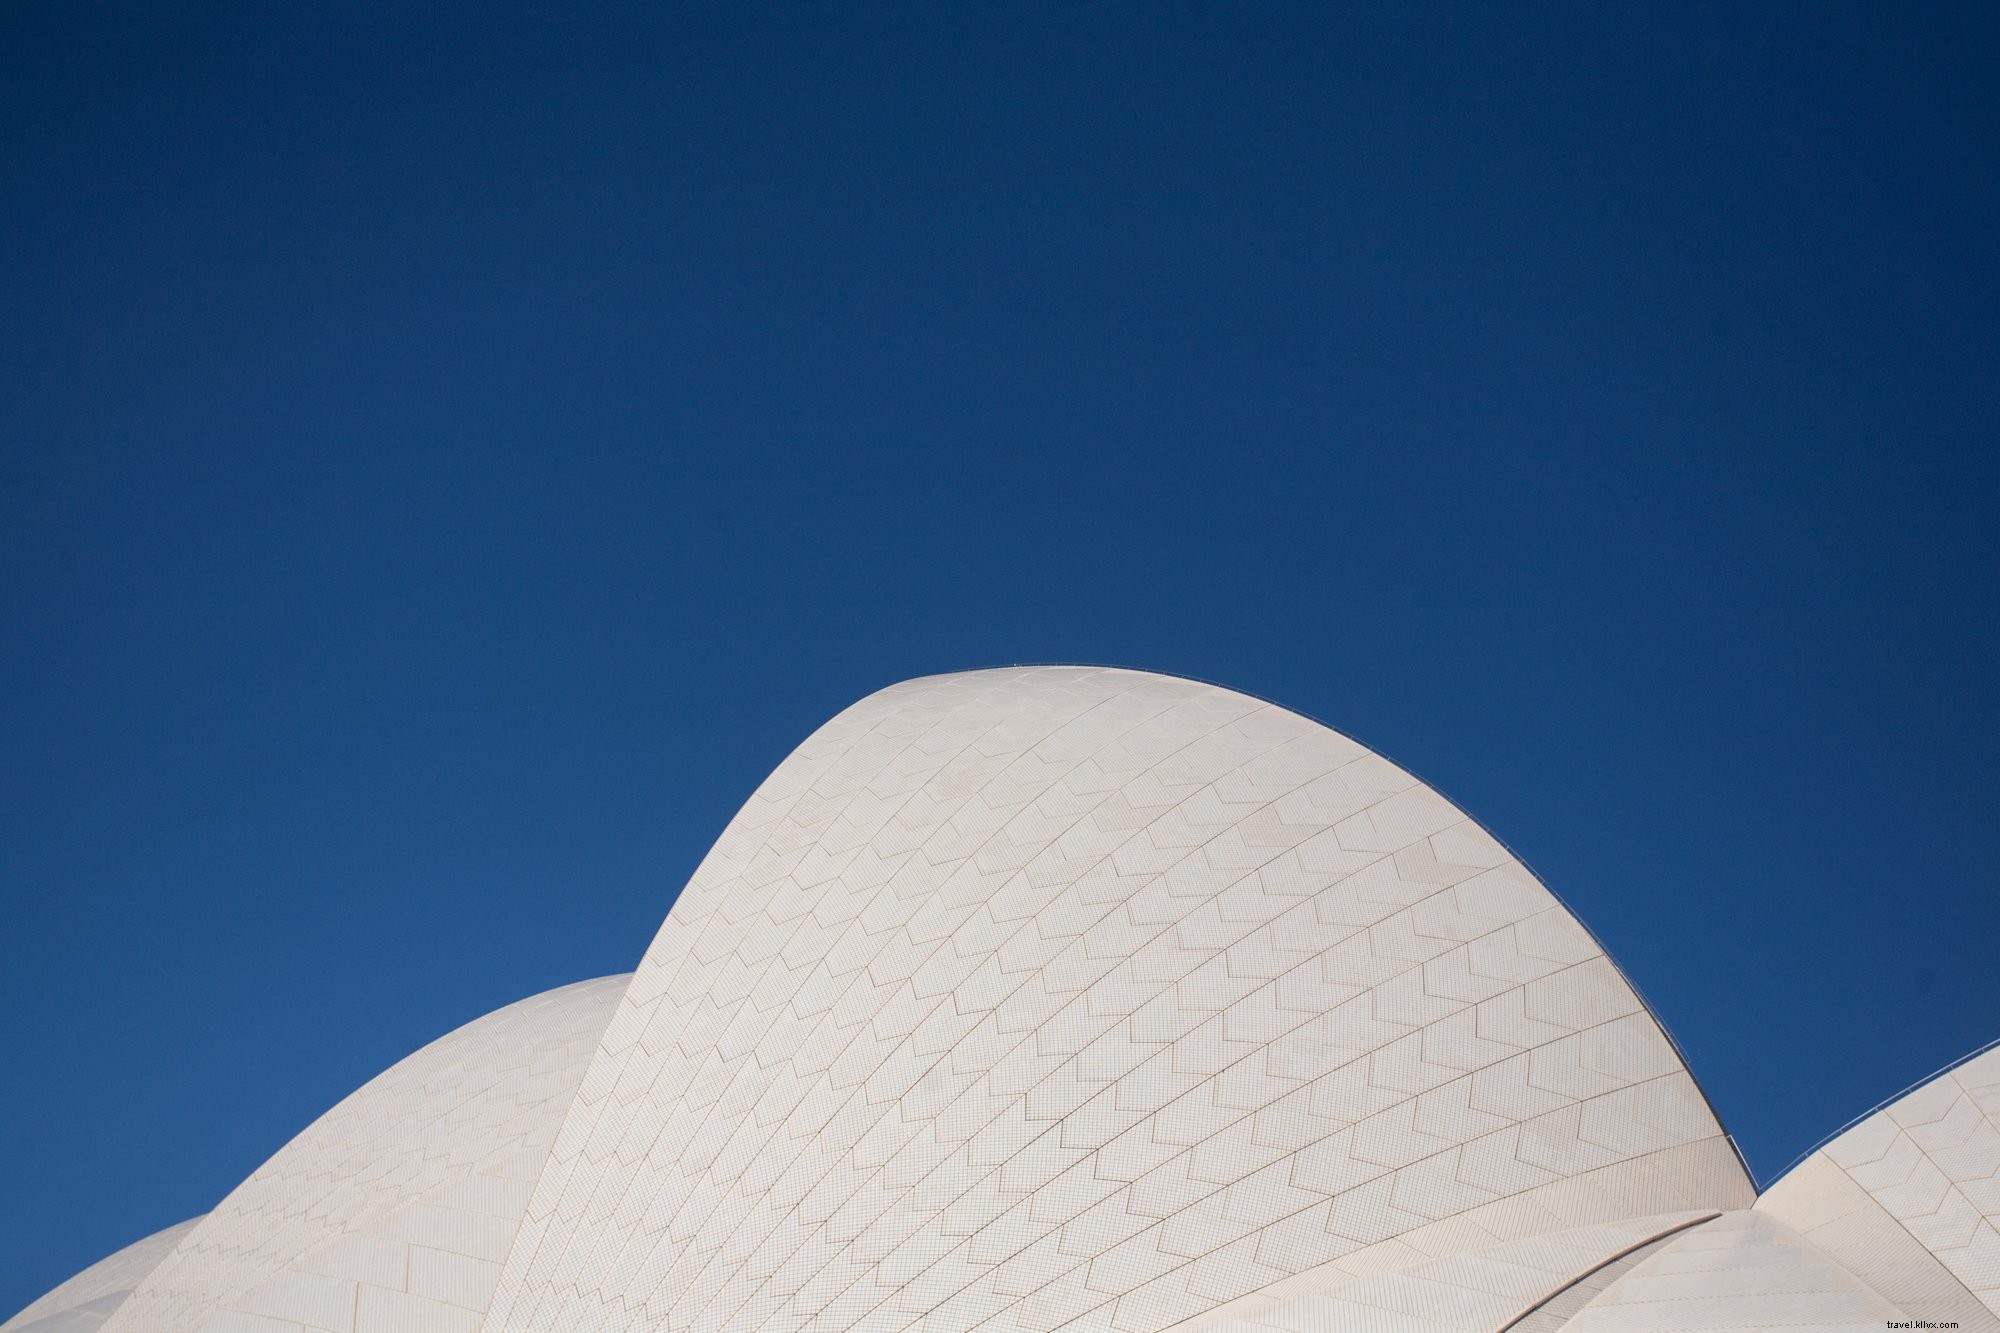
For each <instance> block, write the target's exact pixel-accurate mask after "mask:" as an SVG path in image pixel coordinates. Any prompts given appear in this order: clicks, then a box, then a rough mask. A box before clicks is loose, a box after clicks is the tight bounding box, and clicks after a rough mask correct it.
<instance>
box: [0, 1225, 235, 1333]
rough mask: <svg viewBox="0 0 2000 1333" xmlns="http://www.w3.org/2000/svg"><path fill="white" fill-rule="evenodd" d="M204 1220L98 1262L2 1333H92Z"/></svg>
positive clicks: (1, 1329) (4, 1326)
mask: <svg viewBox="0 0 2000 1333" xmlns="http://www.w3.org/2000/svg"><path fill="white" fill-rule="evenodd" d="M199 1221H201V1219H200V1218H198V1217H191V1218H189V1219H188V1220H187V1221H185V1222H176V1223H175V1224H174V1225H173V1226H170V1227H168V1228H166V1229H165V1230H163V1231H155V1232H154V1233H153V1234H152V1235H150V1236H148V1237H146V1238H145V1239H144V1240H135V1241H133V1242H132V1243H131V1244H130V1245H127V1246H126V1247H125V1248H124V1249H122V1250H119V1251H118V1252H117V1253H115V1254H111V1255H108V1256H106V1257H105V1258H102V1259H99V1260H98V1261H97V1262H96V1263H94V1264H92V1265H91V1266H90V1267H88V1268H86V1269H84V1270H83V1271H82V1272H81V1273H78V1274H77V1275H76V1276H75V1277H73V1278H71V1279H70V1280H69V1281H67V1282H65V1283H63V1284H62V1285H61V1286H60V1287H57V1288H56V1289H55V1290H54V1291H51V1292H50V1293H48V1294H47V1295H46V1296H43V1297H42V1298H41V1299H40V1300H38V1301H36V1302H35V1303H34V1304H33V1305H30V1306H29V1307H28V1308H27V1309H25V1310H23V1311H21V1312H20V1313H19V1314H17V1315H15V1316H14V1317H13V1318H12V1319H9V1320H8V1321H7V1322H6V1323H4V1324H0V1333H92V1330H95V1329H98V1328H102V1327H103V1326H104V1321H105V1320H107V1319H109V1318H110V1317H111V1312H112V1311H114V1310H116V1309H117V1308H118V1307H119V1306H120V1305H122V1304H124V1303H125V1298H126V1297H127V1296H130V1295H131V1294H132V1288H134V1287H136V1286H138V1285H139V1281H140V1279H142V1278H144V1277H145V1276H146V1274H148V1273H150V1272H152V1271H153V1269H155V1268H156V1267H158V1266H159V1263H160V1260H162V1259H164V1258H166V1257H167V1256H168V1255H169V1254H172V1253H173V1251H174V1246H176V1245H178V1244H180V1241H181V1237H183V1236H185V1235H187V1233H188V1232H189V1231H191V1230H193V1229H194V1224H195V1223H197V1222H199Z"/></svg>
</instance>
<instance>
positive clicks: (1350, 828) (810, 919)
mask: <svg viewBox="0 0 2000 1333" xmlns="http://www.w3.org/2000/svg"><path fill="white" fill-rule="evenodd" d="M1751 1195H1752V1188H1751V1185H1750V1182H1749V1180H1748V1178H1747V1176H1746V1175H1745V1173H1744V1171H1743V1169H1742V1166H1741V1163H1740V1161H1739V1159H1738V1157H1737V1155H1736V1153H1735V1151H1734V1149H1733V1147H1732V1146H1731V1144H1730V1143H1729V1142H1728V1140H1727V1139H1726V1137H1725V1136H1724V1135H1723V1133H1722V1130H1721V1128H1720V1127H1719V1126H1718V1125H1717V1124H1716V1122H1715V1119H1714V1117H1713V1116H1712V1115H1711V1113H1710V1111H1709V1108H1708V1106H1707V1104H1706V1103H1705V1101H1704V1099H1703V1098H1702V1096H1701V1094H1700V1092H1699V1091H1698V1089H1697V1088H1696V1087H1695V1085H1694V1082H1693V1080H1692V1079H1691V1078H1690V1077H1689V1075H1688V1073H1687V1071H1686V1069H1685V1068H1684V1067H1683V1066H1682V1063H1681V1060H1680V1058H1679V1056H1678V1054H1677V1053H1676V1052H1675V1050H1674V1048H1673V1046H1672V1044H1671V1043H1670V1042H1669V1041H1668V1040H1667V1038H1666V1036H1665V1035H1664V1034H1663V1033H1662V1031H1661V1030H1660V1028H1659V1026H1658V1025H1657V1024H1656V1023H1655V1022H1654V1020H1653V1018H1652V1017H1651V1015H1650V1014H1649V1013H1648V1012H1647V1011H1646V1008H1645V1006H1644V1005H1643V1004H1642V1003H1641V1001H1640V1000H1639V998H1638V996H1637V995H1636V994H1634V992H1633V990H1632V988H1631V987H1630V986H1629V985H1628V984H1627V983H1626V981H1625V979H1624V977H1623V976H1621V975H1620V974H1619V972H1618V969H1617V968H1616V967H1615V966H1613V965H1612V963H1611V962H1610V960H1609V959H1607V958H1606V957H1605V956H1604V953H1603V951H1602V950H1601V949H1600V948H1599V947H1598V946H1597V944H1596V942H1595V941H1594V940H1592V939H1591V937H1590V936H1589V934H1588V933H1587V932H1586V931H1585V930H1583V929H1582V928H1581V926H1579V925H1578V923H1577V922H1576V921H1575V919H1574V918H1573V917H1572V916H1571V915H1570V914H1569V912H1568V911H1567V910H1566V909H1564V908H1563V907H1562V906H1561V904H1559V903H1558V902H1557V901H1556V900H1555V899H1554V898H1553V897H1552V896H1551V895H1550V894H1549V893H1548V892H1547V890H1545V889H1544V888H1543V887H1542V886H1541V885H1540V884H1539V883H1538V882H1537V881H1536V880H1535V878H1534V877H1533V876H1532V875H1531V874H1529V872H1528V871H1527V870H1526V869H1525V868H1524V867H1523V866H1522V865H1521V864H1520V863H1519V862H1518V861H1516V860H1515V859H1514V858H1513V857H1512V856H1510V855H1509V854H1508V853H1507V852H1506V851H1505V849H1503V848H1502V847H1501V846H1500V845H1499V844H1498V843H1497V842H1495V841H1494V840H1493V838H1491V837H1490V836H1488V835H1487V834H1486V833H1485V832H1484V830H1482V829H1481V828H1480V827H1479V826H1478V825H1477V824H1475V823H1473V822H1472V821H1471V820H1470V819H1468V818H1467V817H1466V816H1465V815H1464V814H1463V813H1462V812H1460V811H1459V810H1458V809H1456V808H1455V807H1453V806H1452V805H1451V803H1450V802H1448V801H1446V800H1445V799H1444V798H1443V797H1441V796H1439V795H1438V794H1437V793H1436V792H1434V791H1432V790H1431V789H1429V788H1428V787H1426V786H1424V785H1423V784H1422V783H1420V782H1418V781H1417V780H1416V779H1415V778H1413V777H1411V776H1410V775H1409V774H1408V773H1406V772H1404V771H1403V770H1402V769H1400V768H1398V767H1396V766H1395V765H1394V764H1392V763H1390V762H1389V761H1387V760H1386V759H1383V758H1381V757H1380V756H1379V755H1376V754H1373V753H1371V752H1370V751H1368V750H1367V749H1366V748H1365V747H1363V746H1361V745H1359V744H1358V743H1356V742H1354V741H1352V740H1349V739H1348V738H1346V737H1344V736H1341V735H1338V734H1336V733H1335V732H1332V731H1330V730H1328V729H1327V728H1325V727H1323V726H1320V725H1319V724H1317V723H1315V722H1312V721H1309V720H1308V719H1306V718H1303V717H1300V716H1298V715H1297V714H1294V713H1290V712H1287V711H1286V710H1284V709H1282V708H1278V707H1275V706H1273V705H1271V704H1267V703H1263V702H1261V701H1259V700H1256V699H1252V698H1249V697H1247V696H1244V695H1241V694H1237V693H1234V692H1232V691H1229V690H1224V689H1220V688H1217V687H1214V686H1209V685H1203V684H1198V683H1196V682H1192V681H1186V680H1179V679H1173V678H1169V677H1163V676H1156V675H1151V674H1147V673H1143V672H1133V671H1121V670H1105V669H1089V668H1029V669H1016V670H1003V671H986V672H974V673H968V674H963V675H957V676H942V677H932V678H928V679H923V680H917V681H912V682H909V683H906V684H903V685H899V686H896V687H893V688H891V689H888V690H884V691H882V692H881V693H878V694H875V695H873V696H870V697H869V698H867V699H865V700H863V701H861V702H860V703H858V704H856V705H854V706H853V707H852V708H849V709H848V710H846V711H845V712H843V713H842V714H840V715H839V716H838V717H836V718H835V719H834V720H833V721H831V722H829V723H828V724H827V725H826V726H824V727H822V728H821V729H820V730H819V731H818V732H816V733H815V734H814V735H813V736H812V737H811V738H810V739H808V740H807V741H806V742H805V743H804V744H803V745H801V746H800V747H799V749H798V750H797V751H796V752H794V753H793V754H792V755H791V756H790V757H789V758H788V759H787V760H786V761H785V762H784V763H783V764H782V765H781V766H780V767H779V768H778V769H777V771H776V772H774V773H773V774H772V775H771V777H770V778H769V779H768V780H767V781H766V782H765V783H764V784H763V785H762V786H761V787H760V788H759V789H758V791H757V792H756V794H755V795H753V796H752V797H751V799H750V801H749V803H748V804H747V805H746V806H745V807H744V808H743V810H742V812H741V813H740V814H738V815H737V817H736V818H735V819H734V820H733V821H732V822H731V823H730V825H729V827H728V828H727V829H726V830H725V831H724V832H723V834H722V836H721V838H720V839H719V840H718V841H717V843H716V845H715V848H714V850H713V851H712V852H711V853H710V854H709V856H708V858H707V859H706V860H705V861H704V862H703V863H702V865H701V867H700V868H699V869H698V870H697V871H696V873H695V875H694V877H693V879H692V880H691V882H690V883H689V884H688V886H687V888H686V890H685V891H684V892H683V893H682V895H681V897H680V899H679V901H678V902H677V903H676V904H675V906H674V908H673V911H672V912H671V913H670V914H669V915H668V918H667V921H666V924H665V925H664V926H663V927H662V929H661V931H660V934H659V936H658V938H657V939H656V940H655V941H654V943H653V946H652V948H651V949H650V950H649V951H648V952H647V954H646V957H645V959H644V961H643V962H642V963H641V964H640V967H639V969H638V971H637V973H636V974H635V975H634V977H633V980H632V983H631V985H630V987H629V988H628V989H627V991H626V994H625V996H624V997H623V999H622V1000H621V1001H620V1003H619V1007H618V1012H617V1014H616V1016H615V1017H614V1018H613V1019H612V1022H611V1024H610V1027H609V1029H608V1030H607V1032H606V1034H605V1039H604V1048H603V1050H602V1051H601V1052H600V1053H599V1055H598V1056H597V1058H596V1059H595V1060H594V1061H593V1062H592V1064H591V1068H590V1071H589V1073H588V1075H587V1076H586V1077H585V1080H584V1084H583V1087H582V1089H581V1091H580V1093H579V1095H578V1097H577V1099H576V1101H575V1103H574V1105H572V1107H571V1108H570V1111H569V1114H568V1116H567V1118H566V1120H565V1122H564V1125H563V1128H562V1132H561V1134H560V1136H559V1137H558V1139H557V1142H556V1147H555V1149H554V1150H553V1152H552V1154H551V1156H550V1159H549V1163H548V1166H547V1167H546V1169H545V1170H544V1172H543V1175H542V1178H541V1181H540V1183H539V1184H538V1186H537V1187H536V1192H535V1196H534V1201H533V1203H532V1204H531V1206H530V1208H529V1212H528V1216H527V1219H526V1221H525V1222H524V1224H523V1227H522V1230H521V1234H520V1237H519V1238H518V1240H517V1242H516V1244H515V1246H514V1249H513V1253H512V1256H511V1257H510V1259H509V1261H508V1264H507V1268H506V1272H505V1275H504V1276H503V1278H502V1280H501V1283H500V1287H499V1290H498V1293H497V1295H496V1298H495V1303H494V1306H493V1309H492V1311H491V1313H490V1315H489V1318H488V1321H487V1327H488V1328H490V1329H494V1330H502V1329H512V1330H533V1329H548V1328H590V1329H600V1330H612V1329H634V1330H636V1329H641V1328H645V1329H654V1328H673V1329H699V1330H703V1331H704V1333H770V1331H771V1330H784V1333H805V1331H807V1330H812V1331H815V1333H817V1331H819V1330H826V1331H828V1333H831V1331H832V1330H841V1331H842V1333H850V1331H851V1333H861V1331H863V1330H866V1331H867V1333H877V1331H880V1333H890V1331H891V1330H903V1329H917V1328H920V1329H923V1330H925V1331H926V1333H967V1331H969V1330H973V1329H1003V1328H1004V1329H1015V1328H1032V1329H1038V1330H1052V1329H1058V1328H1065V1327H1077V1328H1083V1327H1091V1328H1113V1329H1118V1330H1123V1331H1124V1333H1153V1331H1154V1330H1159V1329H1164V1328H1167V1327H1169V1326H1172V1325H1175V1324H1178V1323H1181V1322H1182V1321H1186V1320H1190V1319H1195V1318H1197V1317H1199V1316H1202V1315H1204V1314H1206V1313H1208V1312H1210V1311H1214V1310H1217V1309H1218V1308H1220V1307H1223V1306H1225V1305H1228V1304H1230V1303H1231V1302H1237V1301H1241V1300H1243V1299H1245V1298H1249V1297H1252V1296H1253V1295H1254V1294H1255V1293H1257V1292H1259V1291H1262V1290H1264V1289H1266V1288H1270V1287H1272V1286H1273V1285H1274V1284H1279V1283H1286V1282H1291V1281H1299V1280H1305V1281H1311V1282H1314V1283H1316V1284H1318V1285H1319V1286H1322V1287H1327V1288H1333V1287H1338V1286H1340V1285H1342V1284H1344V1283H1347V1282H1351V1281H1356V1280H1359V1278H1360V1276H1361V1275H1364V1274H1367V1273H1370V1272H1375V1271H1380V1270H1382V1269H1384V1268H1390V1267H1405V1266H1410V1265H1412V1264H1419V1263H1422V1262H1424V1261H1425V1260H1427V1259H1429V1258H1432V1257H1435V1256H1438V1255H1441V1254H1445V1253H1451V1252H1456V1251H1463V1250H1467V1249H1476V1248H1486V1247H1491V1246H1496V1245H1504V1244H1506V1243H1508V1242H1511V1241H1515V1240H1519V1239H1521V1238H1523V1237H1526V1236H1532V1235H1539V1234H1546V1233H1552V1232H1558V1231H1565V1230H1575V1229H1577V1228H1580V1227H1588V1226H1590V1225H1593V1224H1596V1223H1601V1222H1609V1221H1615V1220H1618V1219H1623V1218H1631V1217H1647V1216H1653V1215H1660V1214H1676V1213H1682V1214H1684V1213H1688V1212H1690V1211H1693V1212H1695V1213H1696V1214H1698V1215H1699V1214H1703V1213H1704V1212H1706V1213H1712V1212H1714V1211H1717V1210H1720V1209H1725V1208H1737V1207H1743V1206H1746V1205H1747V1204H1748V1203H1749V1202H1750V1199H1751Z"/></svg>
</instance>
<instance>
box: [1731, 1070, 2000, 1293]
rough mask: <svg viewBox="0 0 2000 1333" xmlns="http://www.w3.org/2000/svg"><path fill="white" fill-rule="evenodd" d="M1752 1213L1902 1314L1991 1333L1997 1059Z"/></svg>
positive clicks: (1844, 1138)
mask: <svg viewBox="0 0 2000 1333" xmlns="http://www.w3.org/2000/svg"><path fill="white" fill-rule="evenodd" d="M1758 1207H1759V1209H1760V1210H1762V1211H1764V1212H1767V1213H1769V1214H1770V1215H1771V1216H1773V1217H1775V1218H1778V1219H1780V1220H1782V1221H1784V1222H1786V1223H1787V1224H1789V1225H1790V1226H1791V1227H1793V1228H1794V1229H1796V1230H1797V1231H1799V1232H1800V1233H1801V1234H1803V1235H1804V1236H1806V1237H1807V1238H1808V1239H1810V1240H1811V1241H1812V1242H1813V1243H1814V1244H1816V1245H1817V1246H1819V1247H1820V1248H1821V1249H1822V1250H1824V1251H1825V1252H1826V1253H1827V1254H1828V1255H1830V1256H1832V1257H1833V1258H1834V1259H1836V1260H1838V1261H1839V1262H1840V1263H1842V1264H1844V1265H1846V1266H1847V1267H1848V1268H1850V1269H1852V1270H1853V1271H1854V1272H1856V1273H1857V1274H1859V1275H1861V1276H1862V1277H1864V1278H1866V1279H1867V1281H1868V1282H1869V1283H1870V1284H1871V1285H1872V1286H1874V1287H1875V1288H1876V1289H1877V1290H1879V1291H1881V1292H1882V1293H1883V1294H1884V1295H1886V1296H1887V1297H1888V1298H1889V1299H1890V1300H1892V1301H1893V1302H1894V1303H1895V1304H1896V1305H1897V1306H1898V1307H1900V1308H1902V1309H1903V1310H1906V1311H1907V1312H1909V1313H1910V1314H1911V1315H1913V1316H1915V1317H1918V1318H1923V1319H1928V1320H1931V1321H1933V1322H1945V1321H1948V1320H1957V1321H1959V1322H1960V1323H1961V1324H1962V1326H1963V1327H1965V1328H1982V1329H1988V1330H2000V1050H1994V1051H1988V1052H1986V1053H1985V1054H1983V1055H1979V1056H1976V1057H1974V1058H1973V1059H1971V1060H1968V1061H1966V1062H1965V1063H1964V1064H1961V1065H1959V1066H1958V1067H1956V1068H1954V1069H1950V1070H1947V1071H1945V1072H1944V1073H1942V1074H1940V1075H1938V1076H1937V1077H1936V1078H1934V1079H1932V1080H1931V1081H1929V1082H1928V1083H1925V1084H1924V1085H1922V1086H1921V1087H1919V1088H1917V1089H1916V1090H1915V1091H1914V1092H1911V1093H1908V1094H1906V1095H1905V1096H1903V1097H1902V1098H1900V1099H1898V1100H1897V1101H1895V1102H1892V1103H1891V1104H1890V1105H1888V1106H1886V1107H1884V1108H1883V1109H1882V1110H1880V1111H1877V1112H1876V1113H1875V1114H1873V1115H1871V1116H1869V1117H1868V1118H1867V1119H1865V1120H1863V1121H1861V1122H1860V1123H1859V1124H1857V1125H1855V1126H1853V1127H1852V1128H1850V1129H1848V1130H1847V1131H1846V1132H1844V1133H1842V1134H1841V1135H1840V1136H1839V1137H1837V1138H1835V1139H1834V1140H1833V1141H1832V1142H1831V1143H1829V1144H1827V1145H1826V1146H1825V1147H1824V1148H1821V1149H1820V1150H1819V1151H1818V1152H1816V1153H1814V1154H1813V1155H1812V1156H1811V1157H1809V1158H1807V1159H1806V1160H1805V1161H1804V1162H1802V1163H1800V1164H1799V1166H1798V1167H1797V1168H1795V1169H1794V1170H1793V1171H1792V1172H1790V1173H1789V1174H1788V1175H1787V1176H1786V1177H1785V1178H1784V1179H1783V1180H1781V1181H1779V1182H1778V1183H1777V1184H1776V1185H1773V1186H1772V1187H1771V1189H1770V1191H1769V1192H1768V1193H1767V1194H1766V1195H1765V1196H1764V1198H1763V1199H1761V1200H1760V1201H1759V1202H1758Z"/></svg>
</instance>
